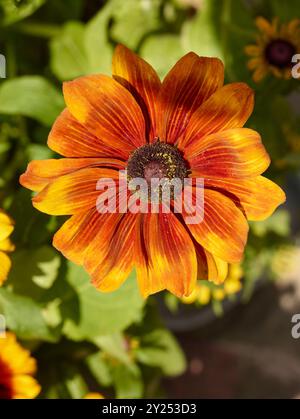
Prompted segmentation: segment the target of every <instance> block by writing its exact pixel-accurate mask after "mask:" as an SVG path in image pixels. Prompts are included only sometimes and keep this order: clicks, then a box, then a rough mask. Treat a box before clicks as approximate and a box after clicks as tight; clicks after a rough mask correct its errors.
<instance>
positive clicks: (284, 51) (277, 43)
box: [265, 39, 296, 68]
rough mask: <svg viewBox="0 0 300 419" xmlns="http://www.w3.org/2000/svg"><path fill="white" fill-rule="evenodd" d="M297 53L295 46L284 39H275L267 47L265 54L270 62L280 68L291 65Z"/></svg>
mask: <svg viewBox="0 0 300 419" xmlns="http://www.w3.org/2000/svg"><path fill="white" fill-rule="evenodd" d="M295 53H296V48H295V46H294V45H293V44H292V43H291V42H289V41H286V40H284V39H275V40H273V41H272V42H270V43H269V44H268V45H267V47H266V49H265V56H266V59H267V61H268V63H269V64H271V65H274V66H275V67H278V68H286V67H289V66H290V65H291V62H292V58H293V55H295Z"/></svg>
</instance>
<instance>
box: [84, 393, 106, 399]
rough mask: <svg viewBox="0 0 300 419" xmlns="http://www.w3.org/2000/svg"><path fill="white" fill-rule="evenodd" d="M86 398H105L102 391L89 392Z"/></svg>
mask: <svg viewBox="0 0 300 419" xmlns="http://www.w3.org/2000/svg"><path fill="white" fill-rule="evenodd" d="M84 399H104V397H103V396H102V394H101V393H88V394H87V395H86V396H84Z"/></svg>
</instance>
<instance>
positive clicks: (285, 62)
mask: <svg viewBox="0 0 300 419" xmlns="http://www.w3.org/2000/svg"><path fill="white" fill-rule="evenodd" d="M256 26H257V28H258V30H259V34H258V35H257V39H256V44H253V45H248V46H247V47H246V49H245V52H246V54H247V55H249V56H250V57H252V58H251V59H250V60H249V62H248V68H249V70H251V71H253V80H254V81H255V82H256V83H258V82H260V81H261V80H263V79H264V78H265V77H266V76H267V75H268V74H272V75H273V76H275V77H277V78H284V79H290V78H291V77H292V66H293V65H294V64H293V63H292V58H293V56H294V55H295V54H299V53H300V20H299V19H293V20H291V21H290V22H288V23H282V24H280V23H279V21H278V19H277V18H274V19H273V20H272V22H269V21H268V20H266V19H265V18H263V17H258V18H257V19H256Z"/></svg>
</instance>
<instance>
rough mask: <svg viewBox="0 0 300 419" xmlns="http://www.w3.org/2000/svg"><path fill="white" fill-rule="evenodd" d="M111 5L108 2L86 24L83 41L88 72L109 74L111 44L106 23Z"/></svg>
mask: <svg viewBox="0 0 300 419" xmlns="http://www.w3.org/2000/svg"><path fill="white" fill-rule="evenodd" d="M113 6H114V5H113V3H112V2H108V3H107V4H106V5H105V6H104V7H103V8H101V9H100V11H99V12H98V13H97V14H96V15H95V16H94V17H93V18H92V19H91V20H90V21H89V22H88V23H87V25H86V30H85V36H84V43H85V50H86V54H87V59H88V63H89V72H90V73H105V74H111V60H112V46H111V45H110V44H109V40H108V24H109V20H110V18H111V14H112V10H113Z"/></svg>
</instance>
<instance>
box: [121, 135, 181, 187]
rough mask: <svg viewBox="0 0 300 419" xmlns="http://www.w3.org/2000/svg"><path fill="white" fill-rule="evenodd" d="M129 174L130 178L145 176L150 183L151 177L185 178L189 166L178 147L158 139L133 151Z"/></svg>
mask: <svg viewBox="0 0 300 419" xmlns="http://www.w3.org/2000/svg"><path fill="white" fill-rule="evenodd" d="M127 176H128V179H129V180H131V179H134V178H144V179H145V180H146V181H147V182H148V183H149V184H150V183H151V179H163V178H167V179H169V180H172V179H174V178H177V179H180V180H183V179H184V178H185V177H187V176H188V168H187V165H186V162H185V160H184V158H183V156H182V154H181V153H180V151H179V150H178V148H177V147H175V146H172V145H170V144H167V143H165V142H161V141H160V140H157V141H155V142H154V143H152V144H145V145H143V146H142V147H139V148H137V149H136V150H135V151H134V152H133V153H132V155H131V156H130V158H129V160H128V165H127Z"/></svg>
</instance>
